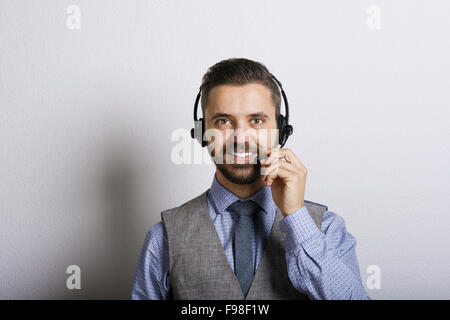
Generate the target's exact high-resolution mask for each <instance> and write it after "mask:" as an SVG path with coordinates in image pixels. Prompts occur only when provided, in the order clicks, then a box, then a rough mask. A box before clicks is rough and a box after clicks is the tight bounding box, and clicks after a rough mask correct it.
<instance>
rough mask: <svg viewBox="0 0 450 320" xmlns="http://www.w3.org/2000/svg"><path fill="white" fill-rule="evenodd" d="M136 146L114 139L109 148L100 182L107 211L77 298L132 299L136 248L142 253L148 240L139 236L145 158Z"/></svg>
mask: <svg viewBox="0 0 450 320" xmlns="http://www.w3.org/2000/svg"><path fill="white" fill-rule="evenodd" d="M133 145H134V144H133V141H132V138H130V139H129V140H128V141H127V138H126V137H125V136H120V137H119V138H117V137H114V138H111V137H110V138H109V139H108V143H107V144H106V146H105V149H104V153H103V155H104V159H103V161H102V166H101V168H100V170H101V172H100V173H99V175H97V177H99V180H98V181H96V184H97V187H98V188H99V189H100V190H99V191H100V197H101V208H102V210H103V212H102V213H101V215H100V216H101V219H100V220H99V221H97V222H96V223H97V224H98V227H97V228H96V230H98V231H99V234H98V235H97V236H96V237H94V239H98V243H93V244H92V246H91V247H88V248H86V251H85V252H86V253H87V252H88V253H89V256H88V257H86V256H85V257H84V259H83V260H85V262H86V265H85V267H84V268H83V270H84V272H83V271H82V282H83V284H84V286H83V287H82V289H81V290H80V292H79V293H76V294H75V296H79V297H78V298H79V299H130V294H131V287H132V284H133V280H134V274H135V270H136V264H137V262H138V255H139V252H136V248H137V246H136V244H139V245H138V247H139V249H140V246H141V245H142V243H143V240H144V237H145V234H140V233H139V232H136V231H137V230H140V225H141V224H142V223H141V222H140V217H141V216H142V214H141V212H140V209H139V206H138V201H137V190H138V185H137V178H138V177H139V170H138V168H139V165H138V163H140V161H139V160H140V159H143V158H145V155H144V154H139V152H138V150H136V149H135V148H133ZM141 228H142V226H141ZM73 298H75V299H77V297H74V296H71V299H73Z"/></svg>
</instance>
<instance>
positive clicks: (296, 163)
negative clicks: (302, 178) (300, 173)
mask: <svg viewBox="0 0 450 320" xmlns="http://www.w3.org/2000/svg"><path fill="white" fill-rule="evenodd" d="M279 153H280V155H284V156H285V158H286V160H287V161H288V162H290V163H291V164H293V165H294V166H295V167H298V168H302V167H304V168H306V167H305V165H304V164H303V163H302V162H301V161H300V159H299V158H298V157H297V156H296V155H295V153H294V152H293V151H292V150H291V149H289V148H285V149H280V151H279Z"/></svg>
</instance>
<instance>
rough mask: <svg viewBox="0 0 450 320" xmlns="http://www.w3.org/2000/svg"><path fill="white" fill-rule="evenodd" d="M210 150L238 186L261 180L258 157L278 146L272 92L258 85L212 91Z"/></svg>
mask: <svg viewBox="0 0 450 320" xmlns="http://www.w3.org/2000/svg"><path fill="white" fill-rule="evenodd" d="M205 129H206V133H207V135H208V133H209V134H211V133H212V135H213V136H214V139H208V141H209V143H210V144H209V145H208V149H209V151H210V154H211V156H212V159H213V161H214V162H215V164H216V167H217V168H218V169H219V170H220V172H221V173H222V174H223V176H224V177H225V178H227V179H228V180H230V181H231V182H233V183H236V184H250V183H253V182H255V181H256V180H257V179H259V178H260V177H261V176H260V168H261V166H260V164H259V163H258V162H257V160H256V157H257V156H260V155H264V154H265V152H266V151H268V150H270V149H272V148H273V147H275V146H276V145H277V143H276V142H277V141H278V140H277V139H278V136H277V135H274V134H276V133H277V131H276V129H277V121H276V112H275V104H274V102H273V99H272V97H271V92H270V90H269V89H268V88H267V87H265V86H263V85H261V84H256V83H250V84H246V85H243V86H236V85H219V86H216V87H214V88H212V89H211V91H210V92H209V96H208V104H207V107H206V109H205Z"/></svg>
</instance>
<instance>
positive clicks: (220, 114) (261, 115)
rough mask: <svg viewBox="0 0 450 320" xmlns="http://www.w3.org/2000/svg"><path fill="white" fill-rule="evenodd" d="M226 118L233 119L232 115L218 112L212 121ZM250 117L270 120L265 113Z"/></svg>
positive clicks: (256, 113) (250, 115)
mask: <svg viewBox="0 0 450 320" xmlns="http://www.w3.org/2000/svg"><path fill="white" fill-rule="evenodd" d="M226 117H232V115H231V114H228V113H221V112H218V113H216V114H215V115H213V116H212V117H211V120H214V119H217V118H226ZM248 117H262V118H266V119H267V118H269V116H268V115H267V114H265V113H264V112H255V113H252V114H249V115H248Z"/></svg>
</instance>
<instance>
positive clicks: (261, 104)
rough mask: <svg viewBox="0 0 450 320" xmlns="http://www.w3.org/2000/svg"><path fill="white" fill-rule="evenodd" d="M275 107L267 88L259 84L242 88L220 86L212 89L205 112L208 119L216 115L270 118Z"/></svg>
mask: <svg viewBox="0 0 450 320" xmlns="http://www.w3.org/2000/svg"><path fill="white" fill-rule="evenodd" d="M274 110H275V105H274V102H273V100H272V97H271V93H270V91H269V89H268V88H266V87H265V86H263V85H260V84H247V85H244V86H232V85H220V86H217V87H214V88H213V89H212V90H211V91H210V93H209V97H208V106H207V107H206V110H205V112H206V113H207V115H208V117H213V116H215V115H216V114H219V113H220V114H224V116H225V114H227V115H229V116H251V115H254V114H257V113H262V114H265V115H267V116H269V117H270V116H272V113H274V112H275V111H274Z"/></svg>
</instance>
